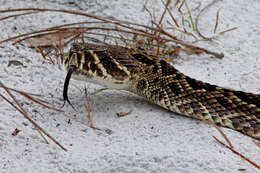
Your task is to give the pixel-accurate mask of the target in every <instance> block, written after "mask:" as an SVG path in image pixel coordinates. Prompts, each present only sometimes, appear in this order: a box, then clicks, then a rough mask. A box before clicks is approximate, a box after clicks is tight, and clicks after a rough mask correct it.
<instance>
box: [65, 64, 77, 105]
mask: <svg viewBox="0 0 260 173" xmlns="http://www.w3.org/2000/svg"><path fill="white" fill-rule="evenodd" d="M76 69H77V67H76V66H75V65H70V66H69V68H68V73H67V76H66V78H65V82H64V87H63V100H64V104H63V106H64V105H65V103H66V101H67V102H68V103H69V104H70V105H71V107H72V108H73V109H74V110H75V108H74V107H73V105H72V104H71V102H70V100H69V98H68V88H69V83H70V78H71V75H72V73H73V72H74V71H75V70H76ZM63 106H62V107H63Z"/></svg>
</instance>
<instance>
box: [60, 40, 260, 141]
mask: <svg viewBox="0 0 260 173" xmlns="http://www.w3.org/2000/svg"><path fill="white" fill-rule="evenodd" d="M63 60H64V64H65V66H66V68H67V70H68V74H67V77H66V81H65V85H64V94H63V96H64V99H65V100H67V101H69V100H68V97H67V89H68V82H69V78H70V76H71V74H72V77H74V78H75V79H78V80H86V81H88V82H92V83H96V84H99V85H103V86H105V87H107V88H113V89H120V90H127V91H130V92H133V93H135V94H138V95H140V96H143V97H145V98H147V99H148V100H149V101H150V102H152V103H155V104H157V105H159V106H162V107H164V108H165V109H168V110H170V111H172V112H175V113H178V114H181V115H185V116H188V117H191V118H196V119H200V120H209V121H211V122H213V123H215V124H217V125H220V126H224V127H228V128H231V129H234V130H236V131H239V132H242V133H244V134H246V135H248V136H251V137H253V138H256V139H258V140H259V139H260V94H251V93H245V92H242V91H234V90H231V89H227V88H223V87H219V86H216V85H211V84H208V83H205V82H202V81H198V80H195V79H192V78H190V77H189V76H186V75H184V74H183V73H181V72H180V71H178V70H177V69H176V68H174V67H173V66H172V65H171V64H169V63H167V62H166V61H165V60H162V59H159V58H156V57H154V56H149V55H147V54H145V53H141V52H140V51H135V50H133V49H128V48H124V47H120V46H113V45H105V46H103V45H96V44H89V43H74V44H73V45H72V46H71V48H70V51H69V53H67V54H65V55H64V59H63Z"/></svg>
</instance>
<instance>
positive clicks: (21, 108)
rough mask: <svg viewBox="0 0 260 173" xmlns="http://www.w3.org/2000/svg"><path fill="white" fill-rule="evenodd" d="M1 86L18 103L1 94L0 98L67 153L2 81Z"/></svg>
mask: <svg viewBox="0 0 260 173" xmlns="http://www.w3.org/2000/svg"><path fill="white" fill-rule="evenodd" d="M0 84H1V85H2V86H4V89H5V91H6V92H7V93H8V95H9V96H10V97H11V98H12V99H13V101H14V102H15V103H16V105H17V106H18V107H17V106H15V105H14V104H13V103H12V102H11V101H9V100H8V99H7V98H6V97H5V96H3V95H2V94H0V97H2V98H3V99H4V100H5V101H6V102H8V103H9V104H10V105H11V106H12V107H14V108H15V109H16V110H18V111H19V112H20V113H21V114H22V115H23V116H24V118H25V119H27V120H28V121H29V122H30V123H32V124H33V125H34V126H35V127H36V128H37V129H39V130H40V131H41V132H43V133H44V134H45V135H46V136H48V137H49V138H50V139H51V140H52V141H53V142H54V143H55V144H57V145H58V146H59V147H60V148H61V149H63V150H64V151H67V149H66V148H65V147H63V146H62V145H61V144H60V143H59V142H58V141H57V140H56V139H54V138H53V137H52V136H51V135H50V134H49V133H48V132H46V131H45V130H44V129H43V128H42V127H40V126H39V125H38V124H37V123H36V122H34V121H33V120H32V119H31V118H30V116H29V115H28V114H27V113H26V111H25V110H24V109H23V107H22V106H21V104H20V103H19V102H18V101H17V100H16V98H15V97H14V95H13V94H12V93H11V92H10V91H9V90H8V89H7V88H6V87H5V85H4V84H3V83H2V82H1V81H0Z"/></svg>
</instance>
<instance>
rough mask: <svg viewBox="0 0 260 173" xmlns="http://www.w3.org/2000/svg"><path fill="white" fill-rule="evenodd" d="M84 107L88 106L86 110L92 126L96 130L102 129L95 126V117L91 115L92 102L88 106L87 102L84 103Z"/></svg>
mask: <svg viewBox="0 0 260 173" xmlns="http://www.w3.org/2000/svg"><path fill="white" fill-rule="evenodd" d="M84 107H85V108H86V111H87V113H88V121H89V123H90V128H92V129H94V130H101V129H99V128H96V127H95V126H94V121H93V117H92V116H91V114H90V112H91V108H90V104H88V106H87V105H86V104H84Z"/></svg>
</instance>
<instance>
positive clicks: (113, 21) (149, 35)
mask: <svg viewBox="0 0 260 173" xmlns="http://www.w3.org/2000/svg"><path fill="white" fill-rule="evenodd" d="M18 11H37V12H46V11H48V12H59V13H68V14H74V15H81V16H85V17H89V18H91V19H95V20H98V21H95V22H103V23H109V24H113V25H115V26H120V27H121V29H120V28H107V27H62V26H57V27H52V28H46V29H41V30H38V31H33V32H29V33H25V34H20V35H17V36H13V37H11V38H8V39H5V40H1V41H0V43H3V42H6V41H10V40H14V39H18V38H23V39H27V38H29V37H37V34H39V33H40V34H51V33H52V32H58V31H59V30H61V29H83V30H85V31H86V30H102V31H115V32H119V33H120V32H122V33H125V34H138V35H141V36H143V37H145V38H147V39H151V40H157V41H158V37H157V35H156V36H155V35H154V34H153V33H154V32H158V33H160V35H162V36H164V37H162V36H160V38H159V40H160V41H171V42H173V43H175V44H180V45H182V46H185V47H187V48H190V49H198V50H201V53H202V52H203V53H207V54H212V55H214V56H217V57H218V58H222V57H223V56H224V55H223V53H220V54H219V53H216V52H212V51H209V50H206V49H204V48H200V47H195V46H193V45H191V44H189V43H185V42H184V41H180V40H177V39H176V37H174V36H173V35H171V34H169V33H168V32H166V31H165V30H162V29H161V27H159V28H158V27H152V26H147V25H143V24H138V23H134V22H128V21H123V20H117V19H110V18H104V17H100V16H95V15H92V14H88V13H85V12H80V11H73V10H63V9H61V10H57V9H40V8H20V9H9V10H0V13H10V12H18ZM69 25H70V24H66V25H64V26H69ZM130 25H131V26H134V27H131V26H130ZM59 27H62V28H59ZM137 27H139V28H137ZM140 27H141V28H143V29H141V28H140ZM122 28H124V29H122ZM148 31H149V32H148Z"/></svg>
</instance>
